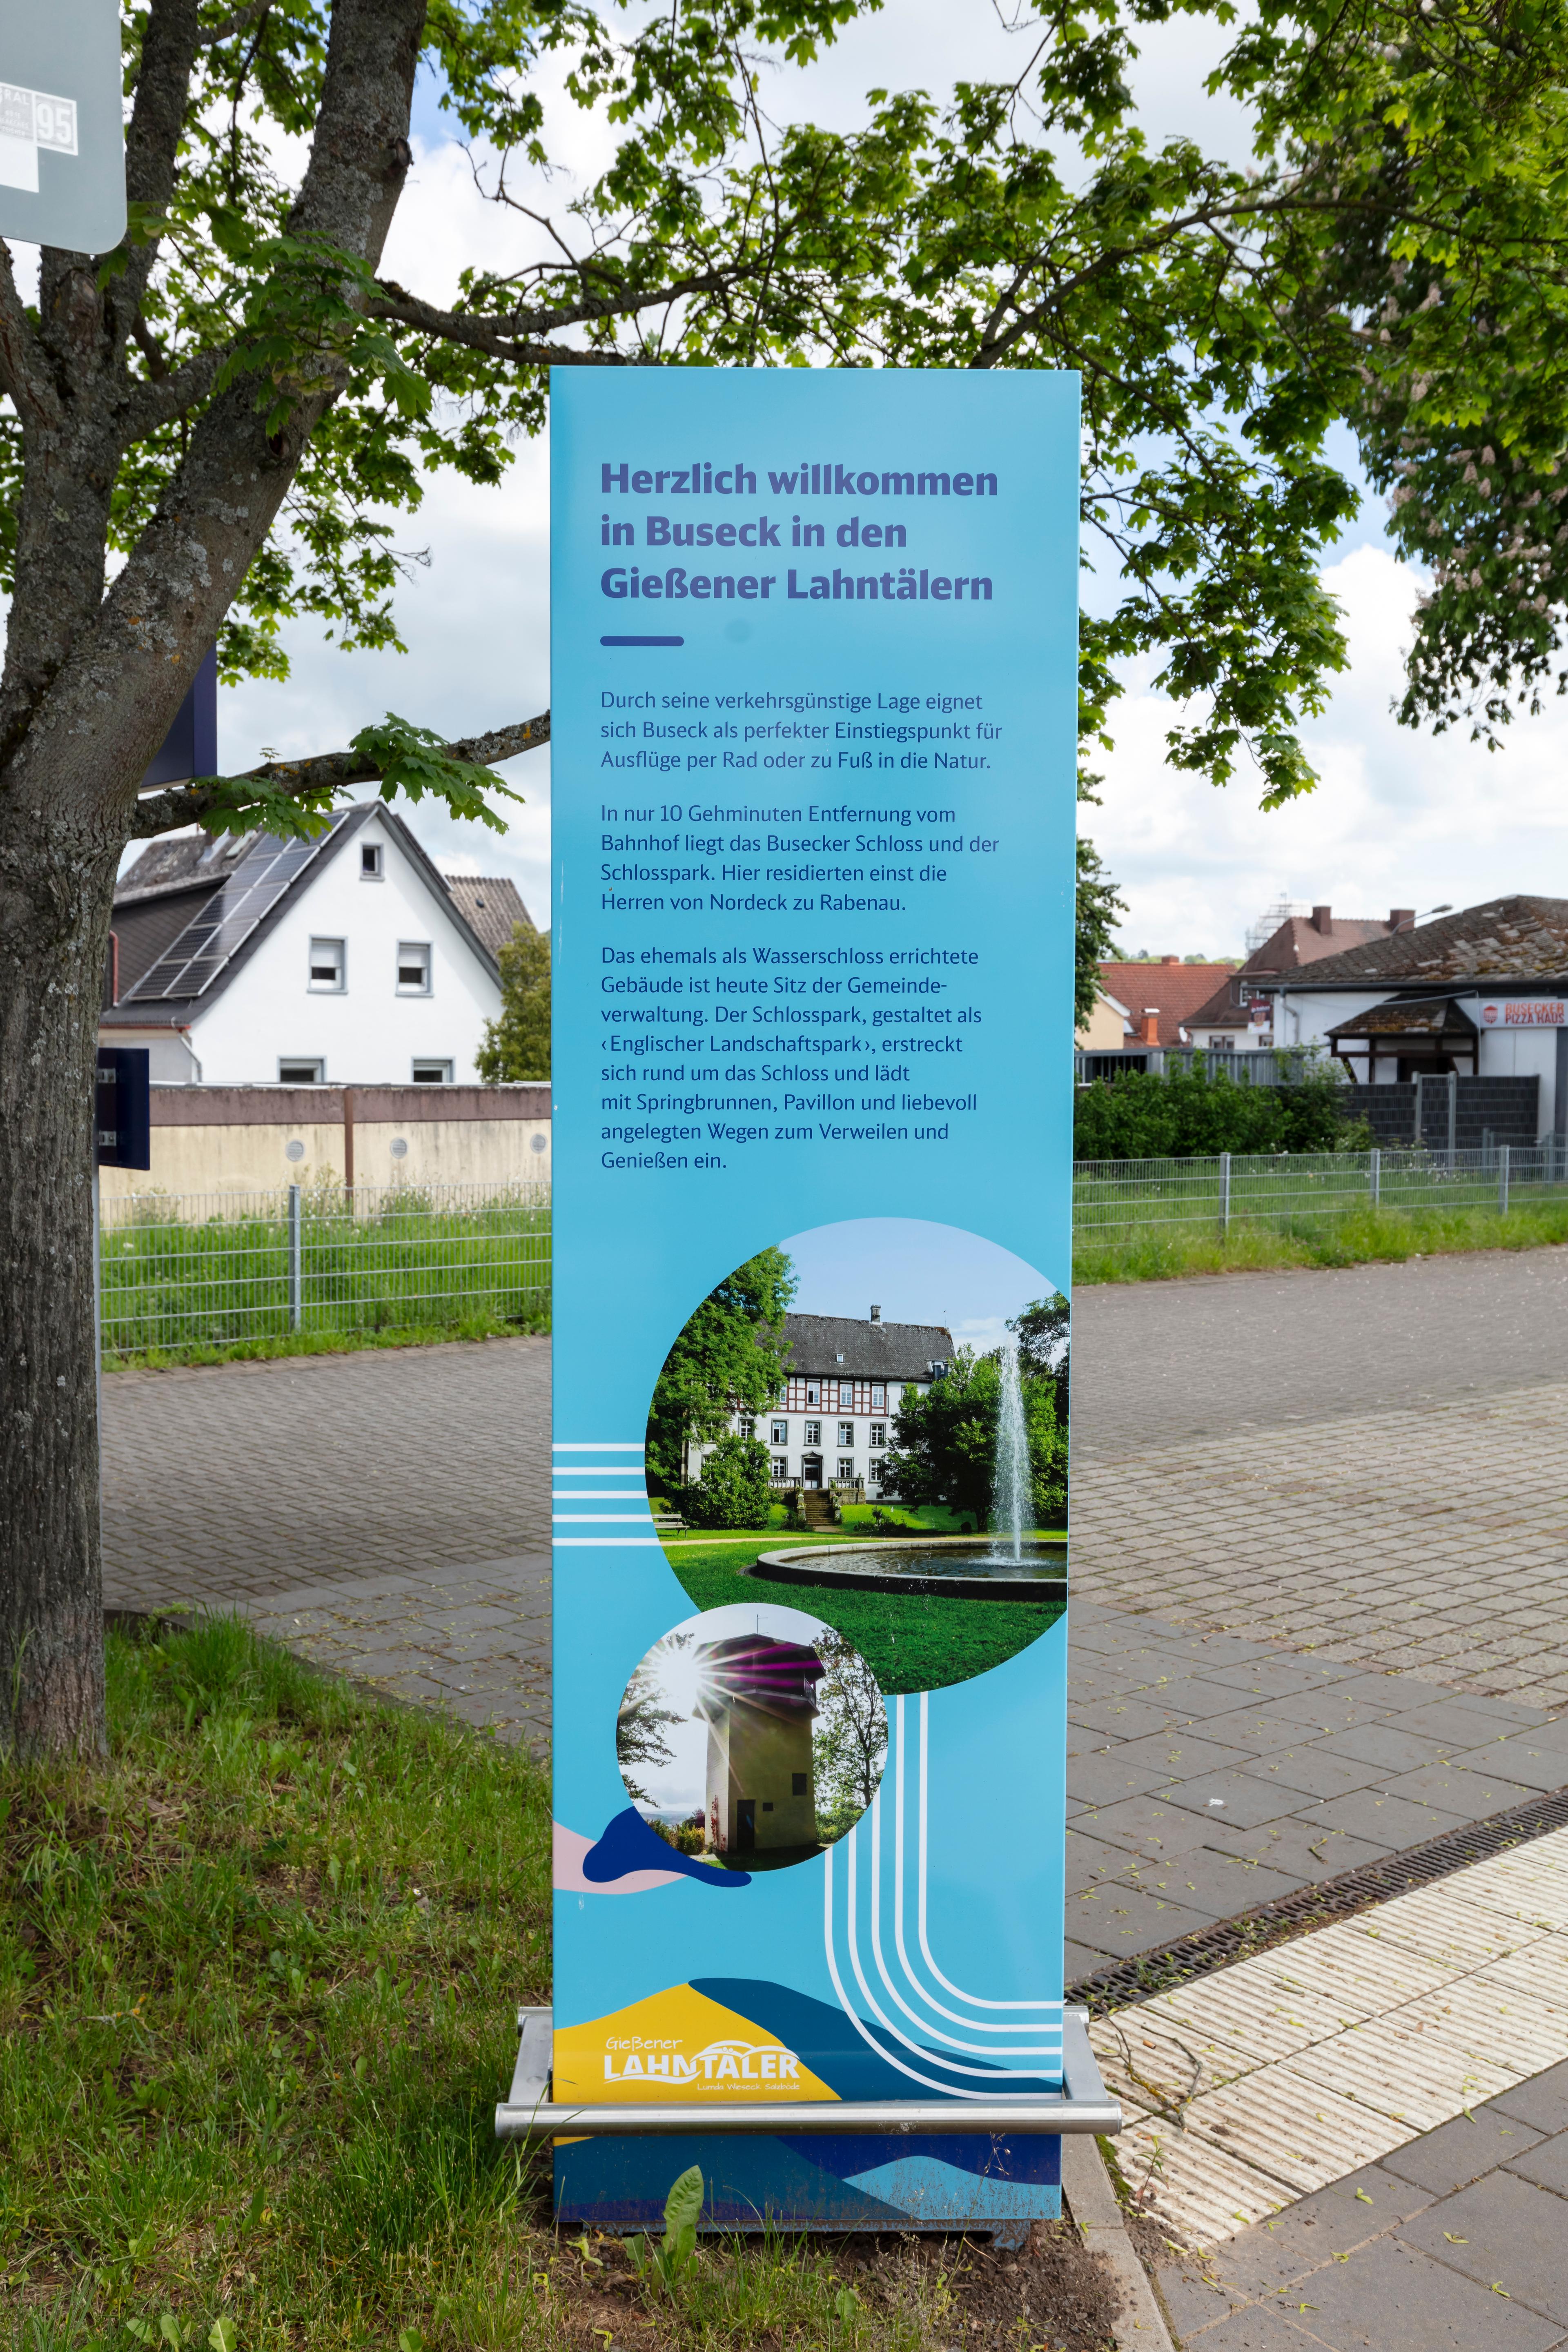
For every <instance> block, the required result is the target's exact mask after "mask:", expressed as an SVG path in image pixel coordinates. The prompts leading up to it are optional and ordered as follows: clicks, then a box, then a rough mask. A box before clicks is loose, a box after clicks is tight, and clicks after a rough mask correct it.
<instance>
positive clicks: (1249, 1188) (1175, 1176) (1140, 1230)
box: [1073, 1138, 1568, 1249]
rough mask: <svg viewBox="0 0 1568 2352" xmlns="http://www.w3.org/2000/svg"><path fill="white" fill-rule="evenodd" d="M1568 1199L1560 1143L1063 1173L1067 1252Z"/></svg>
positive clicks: (1226, 1156)
mask: <svg viewBox="0 0 1568 2352" xmlns="http://www.w3.org/2000/svg"><path fill="white" fill-rule="evenodd" d="M1565 1196H1568V1152H1565V1150H1564V1146H1563V1141H1562V1139H1550V1138H1549V1139H1547V1141H1545V1142H1544V1143H1539V1144H1531V1145H1525V1146H1521V1145H1519V1144H1512V1145H1510V1144H1506V1143H1504V1144H1497V1145H1493V1146H1489V1147H1488V1148H1485V1149H1483V1150H1473V1151H1443V1150H1436V1151H1430V1150H1420V1151H1417V1150H1389V1151H1316V1152H1314V1151H1300V1152H1289V1153H1278V1154H1276V1153H1247V1154H1242V1153H1240V1152H1236V1153H1232V1152H1229V1151H1222V1152H1219V1153H1217V1154H1216V1155H1215V1157H1214V1158H1212V1159H1207V1160H1079V1161H1077V1162H1076V1164H1075V1166H1074V1169H1073V1242H1074V1246H1075V1248H1079V1249H1081V1248H1083V1247H1084V1246H1086V1245H1089V1246H1092V1245H1093V1244H1097V1243H1104V1244H1115V1243H1118V1242H1126V1241H1131V1240H1133V1239H1134V1238H1135V1237H1136V1236H1137V1235H1139V1234H1147V1233H1151V1232H1154V1231H1158V1230H1161V1229H1163V1228H1168V1227H1171V1226H1183V1227H1185V1228H1187V1229H1188V1230H1189V1231H1190V1230H1192V1229H1194V1228H1197V1227H1203V1226H1207V1227H1208V1228H1209V1230H1210V1231H1212V1232H1216V1233H1220V1234H1225V1233H1229V1232H1230V1231H1231V1230H1232V1229H1233V1228H1234V1227H1236V1226H1237V1225H1240V1224H1267V1225H1274V1226H1280V1225H1293V1224H1297V1223H1302V1222H1305V1221H1308V1220H1315V1219H1321V1218H1324V1217H1335V1216H1343V1215H1345V1214H1347V1213H1349V1212H1351V1211H1352V1210H1355V1209H1368V1208H1372V1209H1378V1208H1382V1209H1403V1210H1431V1209H1447V1210H1453V1209H1493V1210H1496V1211H1498V1212H1499V1213H1501V1214H1502V1215H1505V1216H1506V1215H1507V1213H1508V1212H1509V1210H1510V1208H1512V1209H1520V1208H1524V1207H1526V1206H1530V1205H1532V1204H1533V1203H1535V1202H1539V1201H1542V1200H1546V1199H1559V1198H1563V1197H1565Z"/></svg>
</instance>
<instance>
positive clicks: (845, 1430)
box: [838, 1421, 855, 1445]
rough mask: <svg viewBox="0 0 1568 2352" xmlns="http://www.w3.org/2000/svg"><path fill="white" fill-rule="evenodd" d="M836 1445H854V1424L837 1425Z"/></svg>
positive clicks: (850, 1422)
mask: <svg viewBox="0 0 1568 2352" xmlns="http://www.w3.org/2000/svg"><path fill="white" fill-rule="evenodd" d="M838 1443H839V1444H840V1445H853V1444H854V1443H855V1424H854V1423H853V1422H852V1421H841V1422H840V1423H839V1424H838Z"/></svg>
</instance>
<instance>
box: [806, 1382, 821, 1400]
mask: <svg viewBox="0 0 1568 2352" xmlns="http://www.w3.org/2000/svg"><path fill="white" fill-rule="evenodd" d="M805 1401H806V1402H807V1404H820V1403H821V1402H822V1382H821V1381H807V1382H806V1384H805Z"/></svg>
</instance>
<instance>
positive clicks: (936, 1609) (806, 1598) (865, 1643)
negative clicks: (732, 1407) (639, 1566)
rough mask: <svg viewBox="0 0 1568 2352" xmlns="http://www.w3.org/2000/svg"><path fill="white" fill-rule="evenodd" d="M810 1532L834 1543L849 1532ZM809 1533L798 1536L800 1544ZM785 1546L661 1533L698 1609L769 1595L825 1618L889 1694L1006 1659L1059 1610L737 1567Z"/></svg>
mask: <svg viewBox="0 0 1568 2352" xmlns="http://www.w3.org/2000/svg"><path fill="white" fill-rule="evenodd" d="M849 1532H850V1534H851V1536H853V1535H854V1534H855V1533H857V1532H858V1530H854V1529H852V1530H850V1531H849ZM816 1540H817V1541H818V1542H820V1543H822V1545H823V1548H824V1549H832V1548H833V1546H834V1545H836V1544H841V1543H842V1542H843V1541H844V1540H845V1538H844V1537H842V1536H838V1537H830V1538H816ZM810 1541H811V1538H803V1539H802V1544H801V1545H800V1546H797V1547H796V1549H802V1548H805V1546H807V1545H808V1544H809V1542H810ZM782 1549H783V1546H782V1545H781V1543H780V1541H779V1538H778V1537H777V1536H776V1535H774V1536H751V1537H748V1538H744V1539H741V1540H737V1541H735V1542H734V1543H729V1544H722V1543H714V1542H713V1541H712V1540H711V1539H710V1540H708V1541H707V1542H696V1543H690V1544H683V1543H682V1542H681V1541H680V1539H679V1537H667V1538H665V1543H664V1556H665V1558H666V1559H668V1562H669V1565H670V1567H671V1569H672V1570H674V1572H675V1574H676V1576H677V1577H678V1578H679V1581H680V1583H681V1585H682V1587H683V1588H684V1590H685V1591H687V1592H688V1593H689V1595H690V1597H691V1600H692V1601H693V1602H694V1604H695V1605H696V1607H698V1608H699V1609H721V1608H723V1607H724V1606H725V1605H726V1603H728V1602H730V1601H752V1602H755V1601H757V1600H758V1599H759V1598H760V1597H763V1596H765V1597H767V1598H769V1599H771V1600H773V1601H777V1602H778V1603H779V1604H780V1605H781V1606H782V1607H784V1608H786V1609H804V1610H805V1612H806V1613H807V1615H808V1616H812V1617H821V1618H823V1619H825V1620H826V1622H827V1623H828V1624H830V1625H832V1626H834V1627H836V1628H837V1631H838V1632H839V1633H842V1634H843V1635H844V1637H845V1639H846V1641H848V1642H852V1643H854V1645H855V1647H856V1649H858V1651H859V1653H860V1654H861V1656H862V1657H863V1658H864V1659H865V1661H866V1663H867V1664H868V1666H869V1667H870V1669H871V1672H872V1673H873V1674H874V1675H876V1677H877V1681H878V1683H879V1686H880V1687H881V1689H882V1690H883V1691H884V1692H885V1693H886V1694H887V1695H888V1696H889V1697H891V1696H895V1695H896V1694H897V1693H898V1692H900V1691H923V1690H942V1689H943V1688H945V1686H946V1685H948V1684H950V1683H963V1682H968V1681H969V1680H970V1678H971V1676H973V1675H983V1674H984V1673H985V1672H986V1670H987V1668H988V1667H991V1666H999V1665H1002V1664H1004V1663H1005V1661H1006V1660H1007V1659H1008V1658H1012V1657H1016V1655H1017V1654H1018V1652H1019V1651H1020V1650H1024V1649H1027V1647H1028V1645H1029V1643H1031V1642H1037V1641H1038V1639H1039V1637H1040V1635H1041V1634H1042V1633H1045V1632H1047V1629H1048V1628H1049V1627H1050V1626H1052V1625H1054V1624H1055V1623H1056V1622H1057V1619H1058V1617H1059V1616H1060V1615H1061V1613H1062V1612H1061V1608H1060V1606H1059V1604H1058V1603H1057V1602H1056V1601H948V1600H945V1599H942V1598H939V1597H936V1596H934V1595H932V1594H931V1593H925V1592H911V1593H910V1594H908V1595H907V1596H906V1595H905V1594H903V1593H899V1592H846V1591H843V1589H842V1588H841V1587H837V1586H833V1585H826V1584H776V1585H772V1586H768V1585H763V1584H760V1583H758V1581H757V1580H755V1579H754V1578H752V1577H749V1576H742V1573H741V1570H742V1569H743V1568H750V1567H751V1565H752V1561H753V1560H755V1559H756V1558H757V1556H758V1554H759V1553H761V1552H764V1551H776V1550H782Z"/></svg>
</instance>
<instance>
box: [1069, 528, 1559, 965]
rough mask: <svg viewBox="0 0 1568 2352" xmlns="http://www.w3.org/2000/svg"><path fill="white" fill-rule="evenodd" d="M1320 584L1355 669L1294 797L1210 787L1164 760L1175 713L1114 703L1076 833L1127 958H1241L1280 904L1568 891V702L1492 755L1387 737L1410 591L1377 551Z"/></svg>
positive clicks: (1403, 731)
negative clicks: (1141, 952)
mask: <svg viewBox="0 0 1568 2352" xmlns="http://www.w3.org/2000/svg"><path fill="white" fill-rule="evenodd" d="M1322 576H1323V581H1324V584H1325V586H1327V587H1328V588H1329V589H1330V591H1331V593H1333V594H1334V595H1336V596H1338V597H1339V599H1340V601H1341V603H1342V606H1343V608H1344V626H1345V630H1346V634H1347V636H1348V639H1349V643H1350V648H1351V656H1352V659H1351V667H1350V669H1349V671H1348V672H1346V673H1345V674H1344V675H1343V676H1342V677H1341V678H1340V679H1339V681H1338V682H1337V685H1336V688H1335V691H1334V697H1333V700H1332V703H1331V706H1330V708H1329V709H1328V710H1327V711H1326V712H1325V713H1324V715H1323V717H1322V718H1321V719H1316V720H1314V721H1312V722H1310V724H1309V725H1308V727H1307V728H1306V730H1304V733H1305V740H1306V743H1307V747H1308V751H1309V754H1310V758H1311V760H1312V762H1313V764H1314V766H1315V767H1316V768H1317V770H1318V772H1319V775H1320V778H1321V782H1320V783H1319V786H1318V789H1317V791H1316V792H1314V793H1310V794H1309V795H1308V796H1307V797H1306V798H1304V799H1302V800H1300V801H1297V802H1294V803H1291V804H1290V805H1289V807H1287V808H1283V809H1279V810H1276V811H1274V812H1273V813H1272V814H1265V813H1264V812H1263V811H1262V810H1260V809H1259V808H1258V790H1259V787H1258V782H1257V779H1256V776H1255V775H1254V776H1251V777H1247V776H1243V777H1240V778H1238V779H1237V782H1234V783H1232V784H1231V785H1229V786H1228V787H1227V788H1226V790H1225V791H1224V792H1216V791H1215V788H1214V787H1213V785H1211V784H1209V783H1207V782H1205V781H1204V779H1203V778H1201V777H1196V776H1188V775H1184V774H1182V773H1180V772H1178V771H1177V770H1175V769H1173V768H1171V767H1169V766H1167V765H1166V763H1165V759H1164V736H1165V731H1166V729H1167V728H1168V727H1169V726H1170V725H1171V724H1172V722H1173V720H1174V719H1176V718H1177V717H1178V715H1179V714H1178V713H1177V711H1176V709H1175V708H1174V706H1173V705H1172V704H1171V703H1169V702H1167V701H1166V700H1164V699H1163V698H1162V697H1160V696H1157V695H1154V694H1152V693H1151V692H1150V691H1149V690H1148V688H1147V687H1146V686H1144V687H1142V688H1138V687H1136V686H1134V687H1132V688H1130V689H1129V691H1128V693H1127V695H1126V696H1125V697H1124V698H1123V700H1122V701H1121V704H1119V705H1118V706H1117V708H1116V709H1115V711H1114V713H1113V715H1112V728H1113V731H1114V733H1115V736H1116V750H1115V752H1114V753H1113V754H1112V755H1111V756H1110V758H1109V759H1108V760H1104V761H1097V765H1099V766H1100V767H1101V768H1102V769H1103V771H1104V773H1105V780H1106V781H1105V792H1104V806H1103V807H1102V808H1099V809H1086V810H1085V811H1084V812H1083V822H1084V826H1085V830H1086V831H1088V832H1089V834H1091V835H1092V836H1093V838H1094V841H1095V843H1096V845H1097V846H1098V847H1099V849H1100V854H1101V856H1103V857H1104V858H1105V860H1106V863H1107V865H1108V866H1109V867H1110V871H1111V873H1112V874H1113V875H1114V876H1115V877H1116V879H1117V881H1118V883H1119V884H1120V885H1121V889H1122V893H1123V895H1124V897H1125V898H1126V899H1127V902H1128V908H1129V913H1128V916H1127V919H1126V920H1125V922H1124V923H1123V925H1122V927H1121V939H1122V941H1123V943H1124V944H1125V945H1126V946H1128V947H1130V948H1131V949H1133V950H1137V949H1139V948H1145V947H1146V948H1148V949H1149V950H1151V952H1152V953H1155V954H1159V953H1162V952H1164V953H1170V952H1177V953H1182V954H1195V953H1200V952H1201V953H1206V954H1215V955H1224V954H1238V953H1240V952H1241V951H1242V950H1241V942H1242V937H1243V934H1244V932H1245V931H1246V929H1247V925H1248V923H1250V922H1251V921H1252V919H1254V917H1255V916H1257V915H1258V913H1259V912H1260V911H1261V910H1262V908H1264V907H1265V906H1266V905H1267V904H1268V903H1269V901H1271V900H1272V899H1274V898H1279V897H1281V896H1283V897H1286V898H1300V899H1306V900H1309V901H1311V902H1314V903H1317V902H1321V903H1325V904H1327V905H1330V906H1332V907H1334V908H1337V909H1338V911H1339V912H1340V913H1342V914H1346V915H1386V914H1387V912H1388V909H1389V908H1390V907H1392V906H1401V907H1415V908H1416V909H1417V911H1418V912H1424V911H1425V910H1426V908H1430V907H1433V906H1436V905H1437V904H1439V903H1440V902H1442V901H1444V900H1447V901H1449V902H1451V903H1452V904H1454V905H1456V906H1467V905H1471V906H1473V905H1475V904H1476V903H1477V902H1478V901H1479V900H1481V899H1485V898H1497V897H1500V896H1501V895H1503V894H1504V893H1505V892H1507V891H1510V890H1526V889H1528V890H1539V891H1543V892H1545V893H1547V894H1548V895H1551V896H1553V897H1556V896H1559V895H1568V805H1565V804H1564V802H1563V790H1562V777H1563V769H1564V766H1565V765H1568V707H1563V706H1559V705H1553V706H1552V708H1551V709H1549V710H1548V711H1546V712H1545V713H1543V714H1542V717H1541V718H1540V719H1521V720H1520V721H1518V723H1517V724H1516V725H1515V726H1514V727H1513V728H1512V729H1511V730H1510V737H1509V740H1508V742H1507V744H1506V747H1505V749H1504V750H1502V751H1500V752H1495V753H1489V752H1488V751H1486V750H1484V749H1483V747H1482V746H1480V745H1479V744H1475V743H1472V742H1470V741H1469V740H1468V736H1467V735H1466V734H1465V733H1464V732H1463V731H1462V730H1455V731H1453V732H1451V733H1448V734H1446V735H1441V736H1436V737H1434V736H1432V735H1430V734H1427V733H1425V732H1420V733H1417V732H1415V731H1413V730H1409V729H1407V728H1403V727H1401V726H1399V725H1398V724H1397V723H1396V721H1395V719H1394V716H1393V712H1392V709H1391V707H1390V706H1391V704H1392V703H1393V701H1394V698H1396V697H1397V695H1398V693H1399V691H1400V688H1401V686H1402V684H1403V677H1404V654H1405V646H1406V645H1407V644H1408V642H1409V637H1410V625H1411V614H1412V612H1413V610H1414V606H1415V596H1416V592H1417V584H1418V583H1417V582H1416V581H1415V577H1414V576H1413V575H1412V573H1410V572H1407V571H1405V569H1404V568H1403V567H1402V566H1401V565H1399V564H1398V563H1396V562H1394V558H1393V556H1392V555H1390V554H1389V552H1388V551H1387V550H1386V549H1385V548H1384V547H1380V546H1376V545H1363V546H1362V547H1358V548H1356V549H1354V550H1352V552H1351V553H1350V554H1348V555H1346V556H1344V557H1342V559H1341V561H1340V562H1337V563H1333V564H1331V565H1330V566H1329V567H1328V569H1327V570H1326V571H1325V572H1324V573H1323V575H1322Z"/></svg>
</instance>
